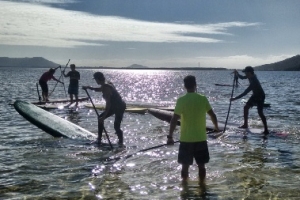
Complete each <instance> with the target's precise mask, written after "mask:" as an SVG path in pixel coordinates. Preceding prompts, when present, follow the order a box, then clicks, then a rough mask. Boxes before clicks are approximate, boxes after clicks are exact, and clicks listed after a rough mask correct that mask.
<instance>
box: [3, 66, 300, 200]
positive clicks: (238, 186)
mask: <svg viewBox="0 0 300 200" xmlns="http://www.w3.org/2000/svg"><path fill="white" fill-rule="evenodd" d="M0 70H1V73H0V77H1V78H0V83H1V85H2V87H1V88H0V103H1V104H0V111H1V112H0V124H1V128H2V131H1V135H0V139H1V141H2V142H1V144H0V159H1V160H0V173H1V176H0V199H196V198H200V199H201V198H207V199H297V198H298V196H300V192H299V190H298V188H299V180H300V157H299V153H298V152H299V150H300V146H299V141H300V131H299V127H300V123H299V121H300V101H299V94H300V89H299V88H300V87H299V81H300V80H299V79H300V78H299V77H300V76H299V75H300V73H299V72H257V76H258V78H259V80H260V81H261V83H262V86H263V88H264V89H265V92H266V101H267V102H268V103H271V107H270V108H266V109H265V114H266V116H267V119H268V123H269V127H270V129H271V130H274V131H276V133H272V134H270V136H269V137H268V138H267V139H264V138H263V137H262V135H261V134H257V133H248V134H247V135H244V133H243V132H241V131H238V132H237V131H235V130H229V131H228V132H227V133H226V134H225V135H223V136H222V137H220V138H218V139H213V138H209V140H208V143H209V150H210V157H211V160H210V162H209V163H208V164H207V191H206V194H204V195H203V194H202V191H201V189H200V188H199V187H197V184H196V183H197V168H196V166H195V165H193V166H191V168H190V177H191V180H190V182H189V185H188V186H184V185H182V184H181V180H180V170H181V168H180V166H179V165H178V163H177V152H178V144H175V145H174V146H164V147H160V148H156V149H153V150H149V151H146V152H141V153H137V154H134V153H135V152H137V151H139V150H142V149H144V148H149V147H152V146H156V145H160V144H163V143H165V142H166V135H167V133H168V127H169V125H168V124H167V123H165V122H162V121H160V120H158V119H156V118H154V117H153V116H151V115H149V114H145V115H141V114H133V113H125V116H124V120H123V123H122V128H123V130H124V135H125V144H126V149H125V150H123V151H121V150H120V151H114V152H110V151H107V150H103V149H102V150H101V149H98V148H97V147H96V146H93V145H88V144H87V141H84V140H72V139H63V138H53V137H51V136H50V135H48V134H47V133H45V132H43V131H42V130H40V129H38V128H37V127H35V126H34V125H32V124H30V123H29V122H28V121H26V120H25V119H24V118H23V117H21V116H20V115H19V114H18V113H17V112H16V111H15V109H14V108H13V106H11V105H9V104H10V103H13V102H14V101H15V100H16V99H21V100H26V101H37V100H38V95H37V91H36V85H35V84H36V82H37V79H38V78H39V76H40V75H41V74H42V73H43V72H44V71H45V69H31V68H24V69H21V68H20V69H8V68H0ZM79 71H80V73H81V81H80V85H95V83H94V80H93V79H92V74H93V73H94V72H95V70H91V69H80V70H79ZM103 71H104V74H105V75H106V77H107V78H108V79H109V80H111V81H112V82H113V83H114V84H115V86H116V87H117V89H118V90H119V91H120V93H121V95H122V96H123V97H124V99H125V100H126V102H127V103H129V104H139V105H146V106H158V105H162V106H172V105H174V102H175V101H176V98H177V97H178V96H179V95H182V94H184V93H185V90H184V88H183V84H182V79H183V77H184V76H186V75H187V74H193V75H195V76H196V77H197V81H198V92H199V93H203V94H205V95H207V97H208V98H209V101H210V102H211V105H212V106H213V108H214V111H215V112H216V114H217V116H218V119H219V120H220V121H225V118H226V115H227V111H228V106H229V101H228V99H229V98H230V95H231V90H232V88H231V87H220V86H215V83H219V84H231V83H232V80H233V77H232V76H231V75H230V71H166V70H103ZM55 75H56V77H59V76H60V72H59V71H58V72H57V73H56V74H55ZM65 83H66V87H67V86H68V80H67V79H65ZM240 83H241V86H240V87H239V88H238V89H236V90H235V92H234V96H235V95H237V94H240V93H241V92H243V91H244V89H245V88H246V87H247V85H248V82H247V81H246V80H244V81H240ZM54 85H55V83H54V82H51V84H50V90H51V89H52V88H53V87H54ZM80 93H81V94H80V96H86V95H85V93H84V91H80ZM90 94H91V96H92V98H93V99H94V101H95V102H97V103H103V100H102V97H100V95H99V93H95V92H90ZM64 97H65V92H64V88H63V87H62V85H57V87H56V89H55V91H54V92H53V94H52V96H51V98H52V99H55V98H64ZM247 97H249V96H246V97H245V98H246V99H247ZM83 104H84V103H81V104H80V108H79V109H78V110H68V109H62V110H59V109H56V110H50V112H52V113H54V114H57V115H59V116H60V117H62V118H65V119H67V120H70V121H72V122H73V123H76V124H78V125H80V126H82V127H83V128H86V129H87V130H89V131H91V132H94V133H96V132H97V124H96V114H95V112H94V111H93V109H88V108H85V107H84V105H83ZM242 108H243V104H242V102H241V101H239V100H238V101H235V102H233V103H232V105H231V110H230V116H229V124H231V123H234V124H241V123H242V119H243V117H242ZM249 119H250V120H249V123H250V125H251V127H254V128H260V129H261V128H262V124H261V121H260V120H259V117H258V115H257V112H256V110H255V109H251V110H250V116H249ZM105 128H106V129H107V131H108V132H109V136H110V139H111V140H112V142H113V143H116V142H117V138H116V135H115V134H114V130H113V118H109V119H107V120H106V121H105ZM175 136H177V137H178V131H176V133H175ZM131 154H134V155H133V156H131V157H129V158H128V159H113V158H114V157H117V158H119V157H120V156H126V155H131Z"/></svg>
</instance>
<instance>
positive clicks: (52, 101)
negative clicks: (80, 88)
mask: <svg viewBox="0 0 300 200" xmlns="http://www.w3.org/2000/svg"><path fill="white" fill-rule="evenodd" d="M88 100H89V98H88V97H80V98H78V102H80V101H88ZM68 102H70V99H53V100H50V101H47V102H45V101H37V102H31V103H32V104H35V105H42V104H46V103H68Z"/></svg>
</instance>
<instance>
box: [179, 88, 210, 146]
mask: <svg viewBox="0 0 300 200" xmlns="http://www.w3.org/2000/svg"><path fill="white" fill-rule="evenodd" d="M210 109H211V106H210V104H209V102H208V100H207V98H206V97H205V96H204V95H201V94H198V93H195V92H193V93H187V94H185V95H184V96H182V97H180V98H179V99H178V101H177V104H176V108H175V111H174V113H176V114H178V115H180V119H181V131H180V132H181V134H180V141H182V142H201V141H205V140H206V139H207V136H206V113H207V112H208V111H209V110H210Z"/></svg>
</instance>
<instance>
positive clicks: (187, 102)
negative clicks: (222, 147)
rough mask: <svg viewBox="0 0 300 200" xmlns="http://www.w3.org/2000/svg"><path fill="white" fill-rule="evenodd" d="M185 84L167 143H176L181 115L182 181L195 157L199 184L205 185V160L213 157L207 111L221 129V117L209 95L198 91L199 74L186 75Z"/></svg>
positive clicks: (180, 161)
mask: <svg viewBox="0 0 300 200" xmlns="http://www.w3.org/2000/svg"><path fill="white" fill-rule="evenodd" d="M184 87H185V89H186V91H187V93H186V94H185V95H184V96H181V97H179V98H178V100H177V102H176V106H175V110H174V114H173V117H172V119H171V122H170V130H169V135H168V136H167V138H168V140H167V144H174V140H173V132H174V130H175V128H176V124H177V121H178V120H179V119H180V120H181V121H180V123H181V126H180V139H179V140H180V145H179V152H178V163H180V164H181V165H182V169H181V178H182V181H183V183H186V182H187V180H188V177H189V166H190V165H192V164H193V158H195V160H196V163H197V165H198V168H199V185H200V186H202V187H204V188H205V177H206V169H205V164H206V163H208V162H209V159H210V157H209V151H208V146H207V134H206V113H207V114H208V115H209V116H210V118H211V121H212V123H213V124H214V126H215V127H214V128H215V130H216V131H219V127H218V121H217V117H216V114H215V113H214V111H213V110H212V108H211V106H210V103H209V101H208V99H207V97H206V96H204V95H202V94H198V93H197V92H196V88H197V84H196V78H195V76H191V75H189V76H186V77H185V78H184Z"/></svg>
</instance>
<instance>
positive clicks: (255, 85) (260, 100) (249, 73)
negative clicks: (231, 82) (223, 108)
mask: <svg viewBox="0 0 300 200" xmlns="http://www.w3.org/2000/svg"><path fill="white" fill-rule="evenodd" d="M242 72H244V73H245V76H242V75H240V74H239V73H238V71H237V70H235V71H234V73H235V75H236V76H238V78H240V79H248V80H249V83H250V85H249V87H248V88H247V89H246V90H245V91H244V92H243V93H242V94H240V95H238V96H237V97H233V98H231V99H230V101H235V100H237V99H239V98H242V97H243V96H245V95H246V94H248V93H249V92H250V91H251V90H252V92H253V94H252V96H251V97H250V98H249V100H248V101H247V103H246V105H245V106H244V124H243V125H242V126H240V128H248V115H249V109H250V108H251V107H253V106H257V112H258V115H259V117H260V119H261V121H262V123H263V125H264V132H263V134H265V135H267V134H269V130H268V125H267V120H266V117H265V115H264V112H263V107H264V101H265V92H264V90H263V88H262V87H261V84H260V82H259V80H258V79H257V77H256V75H255V73H254V69H253V67H251V66H247V67H246V68H245V69H244V70H243V71H242Z"/></svg>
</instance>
